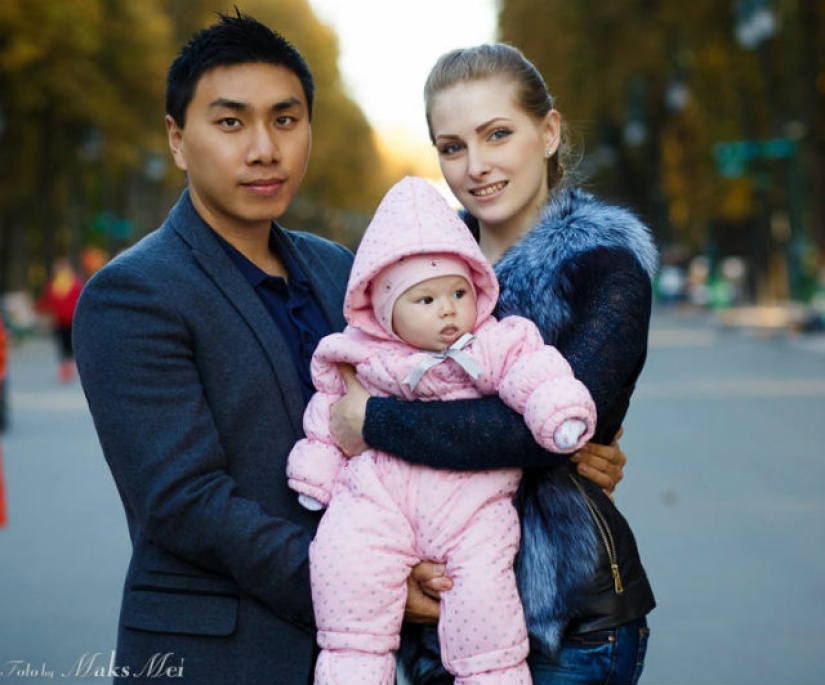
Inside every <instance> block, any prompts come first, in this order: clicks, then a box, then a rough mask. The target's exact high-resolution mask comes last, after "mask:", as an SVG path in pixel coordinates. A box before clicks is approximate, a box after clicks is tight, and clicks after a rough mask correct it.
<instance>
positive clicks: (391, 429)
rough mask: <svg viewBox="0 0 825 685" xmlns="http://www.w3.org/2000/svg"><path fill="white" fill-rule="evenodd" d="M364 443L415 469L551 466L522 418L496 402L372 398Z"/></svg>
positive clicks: (486, 400) (555, 457) (471, 469)
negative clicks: (426, 467)
mask: <svg viewBox="0 0 825 685" xmlns="http://www.w3.org/2000/svg"><path fill="white" fill-rule="evenodd" d="M364 440H366V442H367V444H369V445H371V446H372V447H374V448H376V449H379V450H381V451H383V452H388V453H389V454H393V455H395V456H397V457H400V458H401V459H403V460H404V461H407V462H410V463H412V464H423V465H425V466H430V467H433V468H445V469H452V470H454V471H483V470H485V469H493V468H511V467H518V468H528V467H531V466H547V460H548V458H550V459H561V458H564V457H561V456H560V455H554V454H549V453H548V452H545V451H544V450H543V449H542V448H541V447H539V445H538V444H536V442H535V440H534V439H533V436H532V434H531V433H530V431H529V429H528V428H527V426H526V424H525V423H524V419H523V418H522V416H521V414H519V413H518V412H515V411H513V410H512V409H510V408H509V407H508V406H507V405H505V404H504V402H502V401H501V400H500V399H499V398H498V396H495V395H494V396H491V397H484V398H481V399H477V400H452V401H446V402H420V401H416V402H403V401H401V400H397V399H394V398H391V397H372V398H370V399H369V400H368V402H367V418H366V421H365V423H364Z"/></svg>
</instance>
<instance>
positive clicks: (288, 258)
mask: <svg viewBox="0 0 825 685" xmlns="http://www.w3.org/2000/svg"><path fill="white" fill-rule="evenodd" d="M213 233H214V234H215V237H216V238H217V239H218V243H220V245H221V247H223V249H224V250H225V251H226V253H227V254H228V255H229V258H230V259H231V260H232V261H233V262H234V264H235V266H237V267H238V270H239V271H240V272H241V274H243V276H244V278H245V279H246V280H247V281H248V282H249V284H250V285H251V286H252V287H253V288H257V287H258V286H259V285H261V284H262V283H266V282H267V281H270V280H272V279H277V280H281V281H283V279H282V278H280V277H279V276H271V275H270V274H268V273H266V271H264V270H263V269H261V268H260V267H258V266H256V265H255V264H253V263H252V262H251V261H250V260H249V259H247V258H246V257H245V256H244V255H243V254H242V253H241V252H240V251H239V250H238V249H237V248H236V247H235V246H234V245H232V244H231V243H230V242H228V241H227V240H226V239H225V238H224V237H223V236H221V235H220V234H219V233H217V231H213ZM269 248H270V249H271V250H272V251H273V252H274V253H275V254H277V255H278V257H279V258H280V260H281V262H282V263H283V265H284V268H285V269H286V273H287V276H288V281H289V286H290V287H293V288H295V287H299V288H303V287H308V286H309V282H308V281H307V279H306V276H305V275H304V272H303V271H302V270H301V267H300V266H299V265H298V262H297V261H296V260H295V257H293V255H292V251H291V250H290V249H289V246H288V245H287V241H286V238H285V237H284V236H283V235H281V232H280V231H278V230H276V228H275V225H274V224H273V225H272V228H271V229H270V233H269Z"/></svg>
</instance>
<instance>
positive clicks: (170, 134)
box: [164, 114, 186, 171]
mask: <svg viewBox="0 0 825 685" xmlns="http://www.w3.org/2000/svg"><path fill="white" fill-rule="evenodd" d="M164 121H165V123H166V136H167V138H168V140H169V149H170V150H171V151H172V158H173V159H174V160H175V165H176V166H177V167H178V169H180V170H181V171H186V156H185V155H184V154H183V129H182V128H181V127H180V126H178V124H177V122H176V121H175V119H174V117H172V116H171V115H170V114H167V115H166V118H165V119H164Z"/></svg>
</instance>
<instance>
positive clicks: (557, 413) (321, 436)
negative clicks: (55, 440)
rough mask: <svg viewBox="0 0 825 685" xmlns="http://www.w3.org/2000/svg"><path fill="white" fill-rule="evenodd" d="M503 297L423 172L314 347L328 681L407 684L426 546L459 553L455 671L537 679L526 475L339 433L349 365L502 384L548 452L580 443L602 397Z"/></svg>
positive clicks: (381, 222)
mask: <svg viewBox="0 0 825 685" xmlns="http://www.w3.org/2000/svg"><path fill="white" fill-rule="evenodd" d="M497 298H498V282H497V280H496V277H495V274H494V272H493V269H492V267H491V266H490V265H489V263H488V262H487V261H486V259H485V258H484V255H483V254H482V253H481V250H480V249H479V247H478V245H477V244H476V242H475V240H474V239H473V237H472V235H471V234H470V232H469V231H468V230H467V228H466V227H465V226H464V224H463V223H462V221H461V220H460V218H459V217H458V215H457V214H456V213H455V211H454V210H453V209H452V208H451V207H450V206H449V204H448V203H447V202H446V200H445V199H444V198H442V196H441V195H440V194H439V193H438V192H437V191H436V190H435V189H434V188H433V187H432V186H431V185H430V184H429V183H428V182H427V181H425V180H423V179H419V178H413V177H408V178H405V179H403V180H402V181H400V182H399V183H398V184H396V185H395V186H394V187H393V188H391V189H390V191H389V192H388V193H387V195H386V196H385V197H384V199H383V200H382V202H381V204H380V205H379V207H378V209H377V211H376V214H375V216H374V218H373V220H372V222H371V223H370V225H369V226H368V228H367V230H366V232H365V234H364V237H363V239H362V241H361V244H360V246H359V249H358V251H357V254H356V256H355V261H354V264H353V269H352V273H351V276H350V280H349V284H348V287H347V294H346V298H345V302H344V309H345V311H344V314H345V317H346V319H347V322H348V326H347V328H346V329H345V330H344V332H343V333H339V334H334V335H331V336H327V337H326V338H324V339H323V340H322V341H321V343H320V344H319V346H318V349H317V350H316V352H315V355H314V357H313V361H312V374H313V380H314V382H315V386H316V388H317V389H318V392H317V393H316V394H315V395H314V396H313V398H312V400H311V401H310V404H309V406H308V407H307V410H306V413H305V415H304V429H305V432H306V435H307V437H306V438H305V439H304V440H301V441H300V442H299V443H298V444H297V445H296V446H295V448H294V449H293V451H292V453H291V454H290V458H289V464H288V470H287V475H288V477H289V484H290V487H292V488H293V489H294V490H295V491H296V492H298V493H299V495H298V496H299V498H300V500H301V502H302V503H303V504H304V506H307V507H309V508H321V507H324V506H326V507H327V511H326V512H325V514H324V516H323V518H322V520H321V523H320V525H319V528H318V533H317V535H316V537H315V540H314V541H313V543H312V545H311V547H310V566H311V579H312V595H313V604H314V607H315V616H316V622H317V626H318V644H319V646H320V647H321V650H322V651H321V653H320V656H319V658H318V663H317V666H316V670H315V683H316V685H352V684H353V683H364V684H369V685H392V684H393V683H394V682H395V659H394V657H393V650H395V649H397V648H398V645H399V634H400V629H401V622H402V619H403V615H404V605H405V602H406V581H407V577H408V576H409V573H410V569H411V568H412V567H413V566H414V565H415V564H417V563H418V562H419V561H421V560H422V559H428V560H431V561H437V562H440V563H444V564H445V565H446V573H447V575H448V576H450V578H452V580H453V588H452V590H450V591H449V592H445V593H443V594H442V597H441V619H440V621H439V636H440V638H441V646H442V660H443V662H444V665H445V667H446V668H447V669H448V670H449V671H450V672H451V673H453V674H454V675H455V676H456V681H455V682H456V684H457V685H462V684H464V685H469V683H472V684H473V685H477V684H484V683H497V684H498V683H506V684H507V685H520V684H529V683H530V682H531V679H530V672H529V669H528V667H527V664H526V657H527V654H528V650H529V644H528V638H527V629H526V626H525V621H524V613H523V610H522V607H521V602H520V600H519V596H518V591H517V588H516V581H515V576H514V573H513V561H514V559H515V555H516V552H517V550H518V545H519V538H520V527H519V520H518V516H517V514H516V511H515V509H514V507H513V505H512V501H511V500H512V497H513V495H514V493H515V491H516V488H517V487H518V483H519V480H520V477H521V472H520V471H519V470H517V469H507V470H495V471H485V472H453V471H446V470H437V469H431V468H427V467H423V466H420V465H414V464H409V463H407V462H404V461H401V460H400V459H397V458H395V457H393V456H391V455H389V454H385V453H382V452H377V451H375V450H367V451H365V452H363V453H362V454H360V455H358V456H356V457H354V458H352V459H350V460H347V459H346V458H345V457H344V455H343V454H342V453H341V452H340V450H338V448H337V447H336V446H335V444H334V441H333V438H332V436H331V434H330V431H329V410H330V407H331V406H332V404H333V403H334V402H335V401H337V400H338V399H339V398H340V397H341V396H342V395H343V394H344V392H345V390H346V389H345V385H344V382H343V379H342V377H341V375H340V372H339V366H338V365H339V364H342V363H346V364H350V365H352V366H353V367H354V368H355V370H356V374H357V377H358V379H359V380H360V381H361V383H363V384H364V386H365V387H366V388H367V389H368V390H369V391H370V392H372V393H373V394H377V395H384V396H387V395H392V396H396V397H399V398H402V399H407V400H413V399H421V400H450V399H463V398H471V397H480V396H482V395H489V394H494V393H498V395H499V396H500V397H501V398H502V400H503V401H504V402H505V403H507V404H508V405H509V406H510V407H512V408H513V409H515V410H516V411H518V412H520V413H522V414H523V415H524V419H525V422H526V423H527V425H528V426H529V428H530V430H531V431H532V433H533V435H534V436H535V438H536V440H537V442H539V444H541V445H542V446H543V447H545V449H547V450H550V451H553V452H561V453H564V452H572V451H574V450H576V449H578V448H580V447H581V446H582V445H583V444H584V443H585V442H586V441H587V440H588V439H589V438H590V436H591V435H592V433H593V430H594V428H595V424H596V416H595V406H594V403H593V400H592V398H591V397H590V394H589V393H588V391H587V389H586V388H585V386H584V385H583V384H582V383H580V382H579V381H577V380H576V379H575V378H574V376H573V374H572V371H571V369H570V366H569V365H568V363H567V362H566V361H565V359H564V358H563V357H562V356H561V355H560V354H559V352H558V351H557V350H556V349H555V348H553V347H551V346H548V345H545V344H544V341H543V340H542V337H541V335H540V333H539V331H538V329H537V328H536V326H535V325H534V324H533V323H532V322H530V321H529V320H527V319H524V318H521V317H506V318H504V319H502V320H501V321H498V320H496V319H495V318H494V317H493V310H494V308H495V306H496V301H497Z"/></svg>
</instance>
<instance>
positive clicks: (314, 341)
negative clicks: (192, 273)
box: [215, 227, 332, 401]
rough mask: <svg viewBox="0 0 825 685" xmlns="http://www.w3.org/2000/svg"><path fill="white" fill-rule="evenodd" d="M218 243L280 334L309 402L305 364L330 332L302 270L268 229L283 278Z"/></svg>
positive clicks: (223, 242) (310, 392)
mask: <svg viewBox="0 0 825 685" xmlns="http://www.w3.org/2000/svg"><path fill="white" fill-rule="evenodd" d="M215 236H217V238H218V242H220V244H221V245H222V246H223V249H224V250H226V253H227V254H228V255H229V257H230V259H231V260H232V261H233V262H234V263H235V265H236V266H237V267H238V269H239V271H240V272H241V274H243V276H244V278H246V280H247V281H249V285H251V286H252V288H253V290H255V293H256V294H257V295H258V297H259V298H261V302H263V304H264V307H266V310H267V311H268V312H269V314H270V316H271V317H272V319H273V320H274V321H275V324H276V325H277V326H278V328H279V329H280V331H281V333H283V335H284V340H285V341H286V344H287V346H288V347H289V351H290V353H291V355H292V360H293V362H294V364H295V368H296V369H297V371H298V375H299V376H300V378H301V381H302V383H303V387H304V400H305V401H309V398H310V397H312V395H313V393H314V392H315V387H314V386H313V385H312V376H311V375H310V371H309V365H310V362H311V361H312V354H313V352H315V348H316V347H318V342H319V341H320V340H321V338H323V337H324V336H325V335H329V334H330V333H332V329H331V328H330V325H329V323H328V322H327V319H326V317H325V316H324V313H323V311H322V310H321V306H320V305H319V304H318V300H316V299H315V295H314V294H313V292H312V288H311V287H310V285H309V280H308V279H307V277H306V275H305V274H304V272H303V271H302V270H301V267H300V265H299V264H298V262H297V261H296V260H295V258H294V257H293V256H292V252H291V251H290V249H289V247H288V246H287V245H286V244H285V241H284V239H283V237H282V236H281V235H280V234H279V233H278V231H276V230H275V228H274V227H273V228H272V231H271V232H270V234H269V249H270V250H271V251H272V252H273V254H276V255H278V257H279V258H280V260H281V263H282V264H283V265H284V268H285V269H286V272H287V279H288V280H284V279H283V278H281V277H280V276H270V275H269V274H268V273H266V272H265V271H263V270H261V269H260V268H258V267H257V266H255V264H253V263H252V262H251V261H249V260H248V259H247V258H246V257H244V255H242V254H241V253H240V252H239V251H238V250H237V249H235V248H234V247H233V246H232V245H230V244H229V243H228V242H227V241H226V240H224V239H223V238H222V237H221V236H220V235H218V234H217V233H215Z"/></svg>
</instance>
